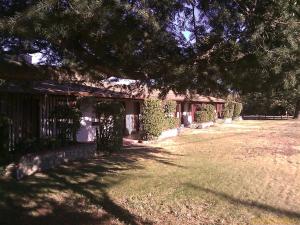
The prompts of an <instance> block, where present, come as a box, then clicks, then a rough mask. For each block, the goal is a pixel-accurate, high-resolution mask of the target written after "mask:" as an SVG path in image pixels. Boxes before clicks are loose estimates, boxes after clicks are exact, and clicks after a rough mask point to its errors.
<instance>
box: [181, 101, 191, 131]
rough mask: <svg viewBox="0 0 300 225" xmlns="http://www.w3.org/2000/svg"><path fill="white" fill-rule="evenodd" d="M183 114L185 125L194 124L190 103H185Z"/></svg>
mask: <svg viewBox="0 0 300 225" xmlns="http://www.w3.org/2000/svg"><path fill="white" fill-rule="evenodd" d="M182 116H183V122H184V126H189V125H191V124H192V115H191V112H189V103H184V106H183V112H182Z"/></svg>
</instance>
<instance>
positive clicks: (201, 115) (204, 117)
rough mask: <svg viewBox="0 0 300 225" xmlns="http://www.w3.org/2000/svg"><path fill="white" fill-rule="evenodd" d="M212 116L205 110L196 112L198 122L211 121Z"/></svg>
mask: <svg viewBox="0 0 300 225" xmlns="http://www.w3.org/2000/svg"><path fill="white" fill-rule="evenodd" d="M209 119H210V116H209V115H208V112H207V111H205V110H201V111H197V112H196V113H195V121H196V122H197V123H205V122H209V121H210V120H209Z"/></svg>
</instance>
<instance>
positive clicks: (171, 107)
mask: <svg viewBox="0 0 300 225" xmlns="http://www.w3.org/2000/svg"><path fill="white" fill-rule="evenodd" d="M175 113H176V102H175V101H171V100H168V101H166V102H165V103H164V114H165V118H164V126H163V129H164V130H169V129H174V128H177V127H178V126H179V119H178V118H176V117H174V115H175Z"/></svg>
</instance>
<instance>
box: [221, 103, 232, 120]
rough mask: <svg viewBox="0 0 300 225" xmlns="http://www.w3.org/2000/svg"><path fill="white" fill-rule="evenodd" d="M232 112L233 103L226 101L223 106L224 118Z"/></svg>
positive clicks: (230, 116) (229, 116)
mask: <svg viewBox="0 0 300 225" xmlns="http://www.w3.org/2000/svg"><path fill="white" fill-rule="evenodd" d="M233 112H234V103H233V102H226V103H225V107H224V110H223V116H224V118H232V117H233Z"/></svg>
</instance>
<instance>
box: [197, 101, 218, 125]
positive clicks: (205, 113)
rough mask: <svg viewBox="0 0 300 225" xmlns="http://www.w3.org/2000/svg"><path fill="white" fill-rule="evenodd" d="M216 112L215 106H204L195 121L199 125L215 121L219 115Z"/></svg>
mask: <svg viewBox="0 0 300 225" xmlns="http://www.w3.org/2000/svg"><path fill="white" fill-rule="evenodd" d="M215 110H216V108H215V106H213V105H211V104H205V105H203V106H202V107H201V110H200V111H197V112H196V113H195V121H196V122H198V123H204V122H209V121H215V120H216V117H217V113H216V111H215Z"/></svg>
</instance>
